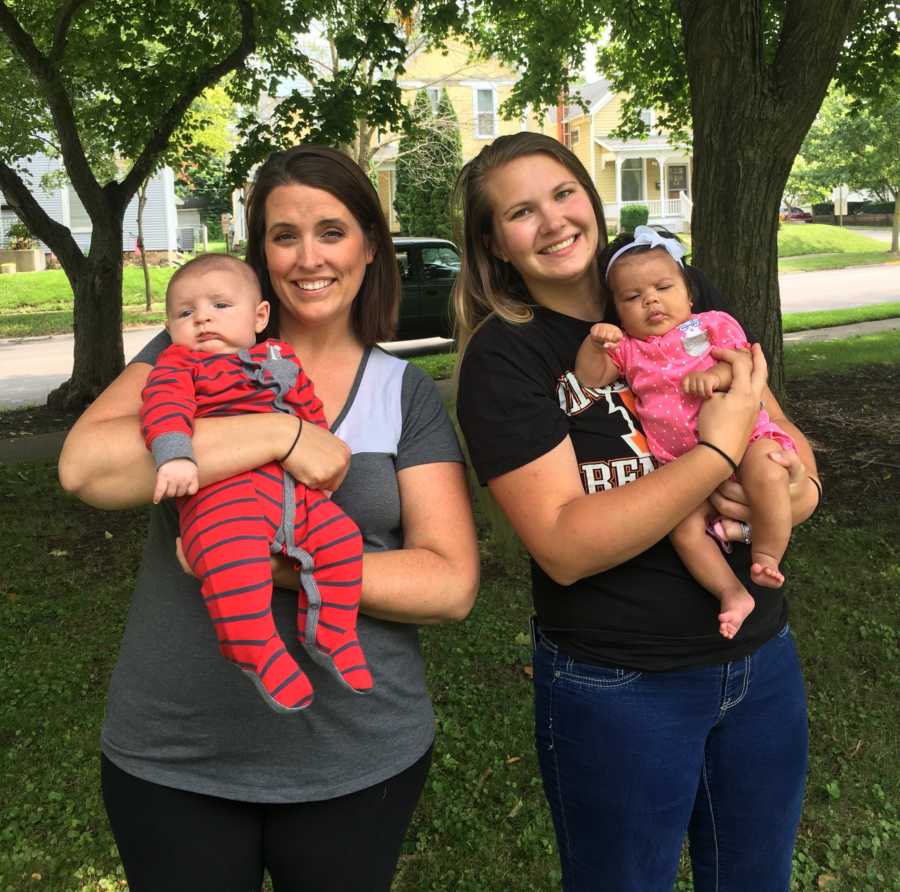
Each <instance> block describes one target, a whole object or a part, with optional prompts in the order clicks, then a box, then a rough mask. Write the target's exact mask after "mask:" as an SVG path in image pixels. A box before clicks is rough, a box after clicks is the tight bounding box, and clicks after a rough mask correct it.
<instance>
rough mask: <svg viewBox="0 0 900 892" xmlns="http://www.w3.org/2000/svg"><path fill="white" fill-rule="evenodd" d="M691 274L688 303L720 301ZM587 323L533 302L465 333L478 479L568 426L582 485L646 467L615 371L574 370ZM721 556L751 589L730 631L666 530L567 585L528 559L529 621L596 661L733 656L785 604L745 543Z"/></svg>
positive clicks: (600, 484) (533, 453)
mask: <svg viewBox="0 0 900 892" xmlns="http://www.w3.org/2000/svg"><path fill="white" fill-rule="evenodd" d="M692 284H693V285H694V288H693V291H694V306H695V311H696V312H701V311H703V310H706V309H726V308H725V307H723V306H722V301H721V298H720V297H719V296H718V293H717V292H715V291H714V290H712V289H709V288H708V287H707V286H706V284H705V280H698V281H697V282H692ZM590 326H591V323H590V322H585V321H582V320H580V319H574V318H572V317H570V316H565V315H562V314H560V313H556V312H554V311H552V310H548V309H546V308H544V307H540V306H538V307H535V315H534V319H533V320H532V321H531V322H529V323H526V324H524V325H512V324H509V323H506V322H503V321H502V320H500V319H499V318H497V317H492V318H490V319H488V320H487V321H486V322H485V323H484V325H482V327H481V328H480V329H479V330H478V331H477V332H476V334H475V335H474V337H473V338H472V340H471V341H470V343H469V345H468V347H467V349H466V354H465V358H464V360H463V363H462V367H461V370H460V383H459V396H458V401H457V413H458V416H459V421H460V425H461V426H462V430H463V433H464V435H465V438H466V441H467V444H468V447H469V454H470V457H471V460H472V463H473V465H474V467H475V471H476V473H477V475H478V478H479V480H480V481H481V483H482V484H485V483H487V482H488V481H489V480H491V479H492V478H494V477H499V476H500V475H502V474H505V473H507V472H509V471H512V470H515V469H516V468H519V467H522V466H523V465H526V464H528V463H529V462H531V461H534V460H535V459H537V458H539V457H540V456H542V455H544V454H546V453H547V452H549V451H550V450H551V449H553V448H554V447H556V446H558V445H559V443H561V442H562V440H563V439H564V438H565V437H567V436H568V437H571V439H572V445H573V447H574V450H575V455H576V458H577V460H578V464H579V468H580V471H581V480H582V484H583V486H584V489H585V492H586V493H595V492H602V491H604V490H609V489H612V488H613V487H616V486H624V485H627V484H628V483H631V482H633V481H634V480H637V479H638V478H639V477H642V476H643V475H644V474H649V473H652V471H653V470H654V467H655V465H654V461H653V458H652V456H651V455H650V451H649V449H648V448H647V442H646V440H645V438H644V435H643V432H642V431H641V427H640V422H639V421H638V420H637V417H636V416H635V415H634V413H633V406H634V400H633V397H632V395H631V392H630V391H629V390H628V388H627V387H626V386H625V384H624V382H621V381H620V382H617V383H615V384H613V385H612V386H610V387H604V388H583V387H581V385H579V383H578V381H577V380H576V378H575V374H574V371H573V370H574V368H575V354H576V353H577V351H578V347H579V346H580V345H581V342H582V341H583V340H584V338H585V337H586V335H587V333H588V331H589V329H590ZM597 510H603V508H602V499H598V505H597ZM728 559H729V562H730V564H731V566H732V569H733V570H734V572H735V573H736V574H737V576H738V578H739V579H740V580H741V581H742V582H743V584H744V585H745V586H746V587H747V589H748V590H749V591H750V593H751V594H752V595H753V596H754V598H755V599H756V609H755V610H754V611H753V613H751V614H750V616H749V618H748V619H747V620H746V621H745V622H744V625H743V627H742V628H741V631H740V633H739V634H738V635H737V637H736V638H735V639H733V640H732V641H727V640H726V639H724V638H722V636H721V635H719V631H718V622H717V620H716V617H717V614H718V612H719V609H720V608H719V602H718V601H717V600H716V599H715V598H714V597H713V596H712V595H711V594H709V592H707V591H706V590H705V589H704V588H703V587H702V586H700V585H699V583H697V582H696V581H695V580H694V579H693V577H692V576H691V575H690V573H688V571H687V570H686V569H685V567H684V565H683V564H682V563H681V560H680V559H679V557H678V555H677V554H676V553H675V550H674V549H673V548H672V546H671V544H670V543H669V541H668V539H663V540H662V541H660V542H658V543H657V544H656V545H654V546H653V547H652V548H649V549H648V550H647V551H645V552H644V553H643V554H640V555H638V556H637V557H635V558H633V559H631V560H629V561H626V562H625V563H623V564H620V565H618V566H617V567H614V568H612V569H610V570H607V571H606V572H603V573H597V574H595V575H593V576H589V577H586V578H584V579H581V580H579V581H578V582H576V583H575V584H574V585H569V586H565V585H560V584H559V583H556V582H554V581H553V580H552V579H551V578H550V577H549V576H547V574H546V573H544V571H543V570H541V568H540V567H539V566H538V565H537V564H536V563H535V562H534V561H532V562H531V570H532V592H533V597H534V606H535V611H536V613H537V618H538V623H539V624H540V626H541V628H542V630H543V631H544V632H545V633H546V634H548V635H549V636H550V637H551V638H552V639H553V640H554V641H556V642H557V643H558V644H559V646H560V647H561V648H562V649H563V650H564V651H565V652H566V653H568V654H569V655H570V656H572V657H574V658H576V659H579V660H583V661H587V662H593V663H599V664H601V665H611V666H621V667H624V668H627V669H636V670H641V671H659V670H669V669H684V668H688V667H691V666H701V665H711V664H714V663H720V662H725V661H727V660H733V659H739V658H740V657H743V656H745V655H746V654H748V653H751V652H752V651H753V650H755V649H756V648H757V647H759V646H760V645H762V644H764V643H765V642H766V641H767V640H768V639H769V638H770V637H771V636H772V635H774V634H775V632H777V631H778V629H780V628H781V626H782V625H783V624H784V622H785V619H786V615H787V606H786V603H785V600H784V597H783V590H776V589H763V588H759V587H757V586H754V585H753V583H751V582H750V578H749V565H750V555H749V549H748V548H747V547H746V546H744V545H735V547H734V552H733V554H732V555H731V556H730V557H729V558H728Z"/></svg>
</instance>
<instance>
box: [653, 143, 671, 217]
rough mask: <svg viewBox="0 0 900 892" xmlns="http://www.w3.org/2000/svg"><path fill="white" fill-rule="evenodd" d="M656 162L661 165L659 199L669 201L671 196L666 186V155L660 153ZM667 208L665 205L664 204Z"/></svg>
mask: <svg viewBox="0 0 900 892" xmlns="http://www.w3.org/2000/svg"><path fill="white" fill-rule="evenodd" d="M656 163H657V164H658V165H659V199H660V201H667V200H668V198H669V190H668V188H667V186H666V159H665V157H664V156H662V155H660V156H659V157H658V158H657V159H656ZM663 208H665V205H663Z"/></svg>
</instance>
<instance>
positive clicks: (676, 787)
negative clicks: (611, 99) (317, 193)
mask: <svg viewBox="0 0 900 892" xmlns="http://www.w3.org/2000/svg"><path fill="white" fill-rule="evenodd" d="M458 197H459V200H460V202H461V204H462V211H463V226H464V235H463V238H462V243H463V259H462V268H461V271H460V276H459V279H458V282H457V288H456V294H455V302H456V314H457V319H458V321H459V324H460V328H461V332H460V340H461V347H462V348H463V349H464V351H465V352H464V354H463V357H462V361H461V366H460V371H459V394H458V403H457V411H458V415H459V420H460V424H461V426H462V429H463V433H464V435H465V437H466V440H467V443H468V448H469V453H470V457H471V461H472V464H473V465H474V468H475V471H476V473H477V475H478V478H479V480H480V482H481V483H482V484H483V485H486V486H487V487H488V489H489V490H490V493H491V495H492V496H493V498H494V499H495V500H496V502H497V503H498V505H499V507H500V509H501V510H502V512H503V513H504V514H505V515H506V517H507V518H508V519H509V521H510V523H511V524H512V526H513V527H514V529H515V530H516V532H517V533H518V535H519V537H520V538H521V539H522V542H523V543H524V545H525V547H526V548H527V550H528V552H529V553H530V555H531V569H532V597H533V601H534V609H535V614H536V616H535V619H534V622H533V641H534V690H535V735H536V745H537V751H538V757H539V762H540V767H541V773H542V775H543V780H544V789H545V792H546V795H547V800H548V802H549V805H550V809H551V812H552V814H553V820H554V824H555V828H556V835H557V841H558V845H559V853H560V859H561V863H562V874H563V886H564V888H565V889H566V890H585V892H586V890H590V892H595V890H598V889H603V890H608V892H662V890H669V889H671V888H672V886H673V884H674V881H675V875H676V869H677V866H678V858H679V853H680V850H681V844H682V840H683V838H684V836H685V834H687V835H688V836H689V838H690V844H691V857H692V861H693V869H694V884H695V886H694V887H695V889H697V890H703V892H712V890H714V889H729V890H747V892H751V890H753V892H759V890H767V892H774V890H779V889H784V890H786V889H787V888H788V884H789V876H790V868H791V853H792V848H793V841H794V836H795V833H796V829H797V824H798V821H799V817H800V807H801V801H802V797H803V784H804V774H805V769H806V739H807V730H806V704H805V698H804V692H803V682H802V678H801V675H800V669H799V665H798V662H797V656H796V652H795V650H794V644H793V641H792V639H791V636H790V633H789V630H788V626H787V604H786V601H785V599H784V595H783V592H782V590H780V589H779V590H773V589H758V588H757V587H754V586H753V584H752V582H751V581H750V578H749V556H748V552H747V546H746V545H745V544H743V543H736V545H735V548H734V551H733V554H732V555H731V556H730V558H729V560H730V561H731V564H732V567H733V569H734V571H735V573H737V575H738V576H739V577H740V578H741V579H742V581H743V582H744V583H745V585H746V586H747V587H748V588H749V589H750V590H751V591H753V593H754V594H755V595H757V604H758V607H757V609H756V610H755V611H754V612H753V613H752V614H751V615H750V617H749V618H748V619H747V620H746V622H745V623H744V626H743V627H742V629H741V631H740V633H739V634H738V635H737V636H736V637H735V638H734V639H732V640H728V639H726V638H723V637H722V636H721V635H720V634H719V629H718V622H717V612H718V609H719V604H718V601H716V600H715V599H714V598H713V597H712V596H711V595H710V594H709V593H708V592H706V591H705V590H704V589H703V588H702V587H701V586H700V585H699V584H698V583H697V582H696V581H695V580H694V579H693V578H692V577H691V575H690V573H689V572H688V571H687V570H686V569H685V568H684V566H683V565H682V564H681V562H680V561H679V559H678V557H677V555H676V554H675V552H674V550H673V548H672V546H671V544H670V543H669V541H668V539H667V534H668V533H669V531H670V530H672V529H673V527H675V526H676V525H677V524H678V522H679V521H680V520H682V519H683V518H684V517H685V516H687V515H688V514H689V513H690V512H692V511H693V510H694V509H695V508H697V507H698V506H699V505H700V504H702V503H703V502H704V500H706V499H707V498H709V499H711V500H712V501H713V503H714V505H715V507H716V510H718V511H719V512H721V513H722V514H724V515H726V516H728V517H730V518H734V519H735V520H736V521H738V522H741V521H745V520H746V519H747V507H746V504H745V497H744V494H743V491H742V489H741V487H740V486H738V485H737V484H736V483H733V482H728V481H729V478H730V476H731V474H732V471H733V469H734V466H735V465H736V463H737V462H739V461H740V458H741V456H742V454H743V451H744V449H745V448H746V445H747V441H748V435H749V432H750V429H751V428H752V425H753V422H754V420H755V418H756V416H757V413H758V411H759V406H760V402H761V401H762V400H765V402H766V403H767V405H768V407H769V412H770V414H771V415H772V416H773V418H777V419H778V421H779V423H780V424H781V425H782V426H784V427H786V428H788V429H789V430H790V431H791V434H792V435H794V437H795V440H796V441H797V444H798V448H799V456H800V457H799V458H797V457H795V456H794V455H779V456H778V457H777V458H776V459H775V460H776V461H778V462H779V463H783V464H784V466H785V467H787V468H788V472H789V475H790V479H791V506H792V515H793V521H794V523H797V522H800V521H802V520H803V519H805V518H806V517H808V516H809V515H810V514H811V513H812V511H813V510H814V508H815V506H816V504H817V499H818V487H817V481H815V480H813V479H812V478H811V477H810V474H814V469H815V464H814V460H813V457H812V453H811V451H810V449H809V446H808V445H807V443H806V441H805V439H804V438H803V436H802V434H800V432H799V431H797V429H796V428H795V427H794V426H793V425H791V424H790V422H789V421H787V420H786V419H784V418H783V413H782V412H781V410H780V408H779V407H778V404H777V402H776V401H775V399H774V397H773V396H772V394H771V393H770V392H769V390H768V388H767V387H766V366H765V360H764V358H763V356H762V353H761V351H760V350H759V347H758V346H754V348H753V350H752V351H751V352H749V353H741V352H738V351H731V350H723V351H717V352H716V353H715V354H714V355H715V356H716V357H717V358H718V359H720V360H724V361H727V362H729V363H731V364H732V366H733V382H732V384H731V386H730V388H729V389H728V390H727V392H724V393H717V394H715V395H714V396H713V398H711V399H709V400H707V401H706V403H705V404H704V407H703V409H702V411H701V413H700V419H699V433H700V437H699V439H700V440H701V441H702V442H701V443H699V444H698V445H697V446H695V447H694V448H693V449H690V450H689V451H688V452H686V453H685V454H684V455H683V456H681V457H679V458H678V459H676V460H675V461H672V462H670V463H668V464H666V465H665V466H663V467H661V468H656V467H655V464H654V461H653V458H652V456H651V454H650V452H649V450H648V448H647V442H646V439H645V438H644V435H643V433H642V431H641V429H640V426H639V423H638V422H637V420H636V417H635V415H634V413H633V407H634V404H633V400H632V397H631V394H630V392H629V391H628V390H627V388H626V387H625V385H624V384H623V383H622V382H616V383H614V384H612V385H610V386H608V387H603V388H586V387H582V386H581V385H580V384H579V382H578V380H577V379H576V377H575V374H574V368H575V357H576V353H577V351H578V348H579V347H580V346H581V344H582V342H583V341H584V340H585V338H586V336H587V335H588V332H589V330H590V328H591V325H592V324H593V323H594V322H596V321H597V320H598V319H601V318H603V316H604V312H605V310H606V300H607V297H606V294H605V289H604V287H603V272H604V271H603V269H602V267H601V262H600V258H601V256H602V252H603V249H604V248H605V246H606V242H607V237H606V223H605V220H604V216H603V208H602V204H601V202H600V199H599V196H598V195H597V191H596V189H595V187H594V185H593V183H592V182H591V179H590V177H589V176H588V174H587V171H586V170H585V169H584V167H583V165H582V164H581V163H580V162H579V161H578V159H577V158H576V157H575V156H574V155H573V154H572V153H571V152H570V151H568V150H567V149H566V148H565V147H564V146H562V145H561V144H560V143H558V142H557V141H555V140H552V139H550V138H549V137H546V136H542V135H540V134H532V133H517V134H514V135H512V136H505V137H501V138H499V139H497V140H495V141H494V142H493V143H492V144H491V145H489V146H487V147H485V148H484V149H483V150H482V151H481V152H480V154H479V155H478V156H477V157H476V158H475V159H473V160H472V161H471V162H469V164H467V165H466V166H465V168H464V169H463V171H462V173H461V174H460V178H459V182H458ZM687 275H688V277H689V279H690V282H691V288H692V291H693V293H694V296H695V300H696V301H697V303H698V306H699V307H700V308H701V309H714V308H723V302H722V299H721V297H720V296H719V295H718V294H717V292H716V291H715V289H714V288H713V287H712V286H711V285H710V284H709V282H708V281H707V280H706V279H705V278H704V277H703V276H702V275H700V274H699V272H698V271H697V270H692V269H690V268H688V270H687ZM729 529H731V530H732V531H733V532H734V531H737V533H738V536H742V532H741V530H742V528H741V526H740V523H735V524H731V525H729Z"/></svg>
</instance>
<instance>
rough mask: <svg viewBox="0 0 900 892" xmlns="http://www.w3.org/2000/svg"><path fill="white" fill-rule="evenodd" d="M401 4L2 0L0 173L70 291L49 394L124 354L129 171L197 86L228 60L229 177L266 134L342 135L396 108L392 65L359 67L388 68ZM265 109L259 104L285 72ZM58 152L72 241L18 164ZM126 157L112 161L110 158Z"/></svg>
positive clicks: (186, 123)
mask: <svg viewBox="0 0 900 892" xmlns="http://www.w3.org/2000/svg"><path fill="white" fill-rule="evenodd" d="M417 10H418V13H417V15H418V21H419V22H420V27H422V28H424V29H425V30H426V31H428V32H429V33H435V34H438V33H444V32H445V31H446V29H447V28H448V27H449V25H450V24H452V23H453V22H454V21H456V20H458V18H459V15H460V11H459V9H458V8H457V6H456V4H455V3H453V2H451V0H429V2H423V3H421V4H419V5H418V6H417ZM326 14H327V15H329V16H330V21H331V22H332V29H331V31H330V39H331V42H332V45H333V47H334V52H335V54H336V57H337V59H338V60H339V61H340V62H341V64H340V65H338V66H336V72H337V73H336V76H334V77H332V78H328V79H319V78H318V77H317V72H316V71H315V70H314V66H313V64H312V61H311V59H310V57H309V56H308V55H307V54H306V53H305V52H304V48H303V46H302V43H301V41H300V40H299V39H298V35H301V34H304V33H306V32H307V31H309V30H310V28H311V26H312V23H313V22H314V21H317V20H320V19H321V18H322V17H323V16H325V15H326ZM404 15H406V16H408V15H410V11H409V9H405V10H404V9H403V8H401V9H400V14H399V15H398V14H395V13H394V12H391V13H390V15H388V8H387V7H385V6H384V5H383V4H374V3H371V2H369V0H331V2H330V3H328V4H326V6H325V7H324V8H323V6H322V4H321V3H320V2H313V0H294V2H289V3H284V2H281V0H205V2H203V3H200V2H197V0H167V2H166V3H164V4H158V3H146V2H143V0H103V2H100V0H63V2H59V3H57V2H50V0H0V91H2V94H3V95H4V96H6V97H16V101H15V102H11V101H6V102H4V104H3V106H2V112H0V189H2V190H3V192H4V194H5V196H6V200H7V202H8V203H9V204H10V205H11V206H12V207H13V209H14V210H15V212H16V213H17V215H18V216H19V217H20V218H21V219H22V220H24V221H25V223H26V224H27V225H28V227H29V228H30V229H31V231H32V232H33V233H34V234H35V235H36V236H38V237H39V238H40V239H41V240H42V241H43V242H44V243H45V244H47V245H48V246H50V248H51V250H52V251H53V252H54V253H55V254H56V256H57V257H58V258H59V260H60V262H61V264H62V266H63V269H64V270H65V272H66V274H67V276H68V277H69V280H70V282H71V283H72V288H73V291H74V294H75V313H74V327H75V364H74V370H73V377H72V379H71V381H70V382H67V384H66V385H64V387H63V388H62V389H61V390H60V391H59V392H58V393H57V394H56V398H55V402H56V403H58V404H64V403H65V404H71V405H80V404H83V403H84V402H85V401H87V400H89V399H91V398H92V397H93V396H94V395H95V394H96V393H97V392H98V391H99V390H100V389H102V387H103V386H105V385H106V384H107V383H109V381H110V380H112V378H113V377H114V376H115V375H116V374H117V373H118V371H119V370H120V369H121V368H122V365H123V356H122V342H121V267H122V257H121V234H122V217H123V214H124V211H125V208H126V207H127V205H128V203H129V201H130V200H131V198H132V197H133V196H134V195H135V193H136V192H137V190H138V188H139V187H140V185H141V183H143V182H144V181H145V180H146V179H147V177H148V176H149V175H150V174H151V173H152V172H153V171H154V170H155V169H156V168H157V167H158V166H159V164H160V163H161V162H162V161H163V160H164V159H165V158H166V157H167V153H168V155H169V156H171V155H172V154H176V155H178V154H181V155H183V154H186V153H189V151H192V150H196V134H197V133H198V132H199V131H202V129H203V127H204V126H205V122H206V121H207V117H206V116H205V113H204V110H203V108H202V106H198V105H195V101H196V100H197V99H198V97H200V96H201V95H202V94H204V91H206V90H207V89H208V88H210V87H212V86H213V85H215V84H216V83H217V82H219V81H220V80H221V79H222V78H223V77H224V76H225V75H227V74H229V73H233V76H232V78H231V79H230V80H229V81H228V84H227V91H228V95H229V96H230V97H231V99H233V100H234V101H235V102H238V103H240V104H241V105H242V106H243V108H244V110H245V112H246V115H245V118H244V122H243V125H242V129H241V133H242V136H243V142H242V145H241V149H240V151H238V152H235V153H233V156H232V158H233V163H232V169H231V176H232V178H233V179H235V180H238V179H240V178H241V177H242V176H243V174H244V173H245V172H246V171H247V170H248V169H249V168H250V166H251V165H252V164H254V163H255V162H257V161H259V160H260V159H261V158H262V157H264V156H265V155H266V154H267V153H268V152H269V151H271V150H272V149H274V148H282V147H284V146H285V145H288V144H293V143H296V142H297V141H299V139H300V138H301V137H303V138H306V139H315V140H319V141H322V142H328V143H332V144H342V143H347V142H348V141H349V140H351V139H352V137H353V135H354V132H355V129H356V126H357V124H356V122H357V121H358V120H360V119H361V118H364V119H366V120H370V121H373V122H375V123H379V124H380V123H384V124H389V123H395V122H397V121H399V120H401V119H402V116H403V106H402V103H401V101H400V90H399V87H398V86H397V84H396V80H395V79H393V78H385V79H377V78H376V79H372V80H365V79H363V80H360V79H359V78H357V77H356V74H357V72H358V71H359V70H360V68H361V66H363V65H367V66H370V67H372V68H373V69H374V70H376V71H377V70H381V69H384V70H389V69H390V66H391V65H392V64H393V63H394V62H395V61H396V60H398V59H404V58H405V57H406V53H407V50H408V47H407V34H406V29H405V25H404V19H403V17H404ZM285 82H287V83H289V84H292V85H293V87H292V88H291V89H290V90H289V92H288V95H286V96H284V98H283V100H282V101H281V102H280V103H279V104H278V106H277V108H276V109H275V111H274V112H273V114H272V115H271V116H270V117H269V118H268V119H263V120H261V119H260V118H259V117H258V114H257V110H258V106H259V101H260V99H261V97H263V96H264V95H268V96H275V95H276V94H277V93H278V92H279V89H281V91H282V93H283V92H284V88H283V87H280V86H279V85H281V84H283V83H285ZM37 152H45V153H48V154H51V155H56V156H57V157H59V158H61V160H62V162H63V164H64V166H65V170H66V175H67V176H68V178H69V180H70V182H71V184H72V187H73V188H74V190H75V192H76V193H77V194H78V196H79V198H80V200H81V202H82V204H83V205H84V208H85V210H86V211H87V213H88V215H89V217H90V219H91V223H92V235H91V246H90V250H89V252H88V253H87V254H85V253H84V252H82V250H81V249H80V248H79V246H78V244H77V243H76V242H75V240H74V239H73V238H72V234H71V233H70V232H69V230H68V229H67V228H66V227H65V226H62V225H61V224H60V223H58V222H56V221H54V220H52V219H51V218H50V217H49V216H48V215H47V214H46V213H45V212H44V211H43V210H42V208H41V207H40V205H39V204H38V202H37V201H36V200H35V199H34V197H33V195H32V191H31V190H32V188H33V187H34V185H35V184H31V183H27V182H25V181H24V180H23V172H22V169H21V166H20V165H19V161H20V159H23V158H27V157H29V156H31V155H33V154H35V153H37ZM110 158H115V159H118V160H120V161H124V162H125V163H124V165H121V166H117V167H116V169H115V170H114V172H112V171H110V170H109V166H108V163H107V162H108V159H110Z"/></svg>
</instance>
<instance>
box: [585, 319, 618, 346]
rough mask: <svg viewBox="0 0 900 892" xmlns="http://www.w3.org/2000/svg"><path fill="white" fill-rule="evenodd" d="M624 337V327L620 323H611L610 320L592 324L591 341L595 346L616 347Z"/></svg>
mask: <svg viewBox="0 0 900 892" xmlns="http://www.w3.org/2000/svg"><path fill="white" fill-rule="evenodd" d="M623 337H624V335H623V334H622V329H621V328H619V326H618V325H611V324H610V323H609V322H598V323H597V324H596V325H592V326H591V341H592V342H593V344H594V346H595V347H602V348H610V347H615V346H616V345H617V344H618V343H619V341H621V340H622V338H623Z"/></svg>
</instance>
